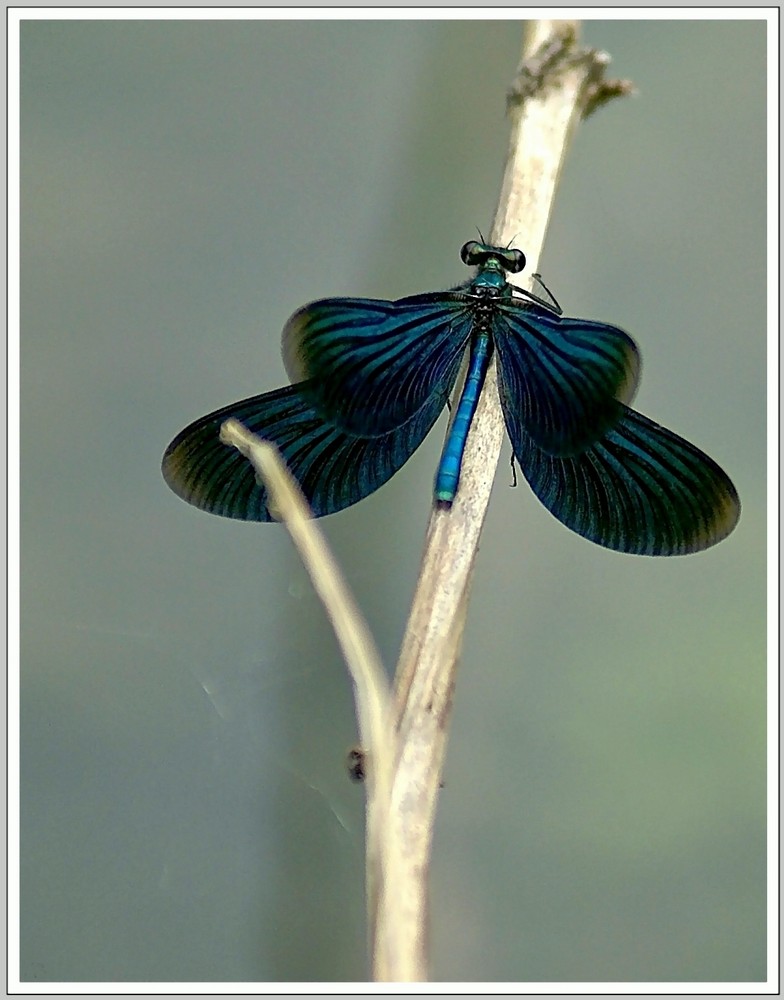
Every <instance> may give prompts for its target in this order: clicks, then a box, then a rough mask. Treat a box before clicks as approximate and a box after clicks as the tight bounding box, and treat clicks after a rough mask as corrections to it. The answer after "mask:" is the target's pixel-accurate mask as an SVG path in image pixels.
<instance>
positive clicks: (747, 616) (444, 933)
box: [21, 20, 766, 982]
mask: <svg viewBox="0 0 784 1000" xmlns="http://www.w3.org/2000/svg"><path fill="white" fill-rule="evenodd" d="M521 34H522V25H521V24H520V23H518V22H515V21H493V22H490V21H487V22H454V21H452V22H442V23H436V22H419V21H400V22H358V21H354V22H352V21H341V22H337V21H333V22H328V21H322V22H306V21H299V22H295V21H291V22H285V21H245V22H221V21H205V22H186V21H179V22H178V21H167V22H163V21H162V22H154V21H147V22H144V21H142V22H130V21H93V22H90V21H71V22H66V21H27V22H24V23H23V27H22V49H21V57H22V58H21V65H22V148H21V153H22V266H23V270H22V342H21V347H22V354H21V357H22V383H21V388H22V396H21V398H22V444H23V451H22V456H23V457H22V511H23V525H22V527H23V536H22V553H23V564H22V720H21V734H22V735H21V740H22V745H21V755H22V756H21V760H22V775H21V779H22V786H21V790H22V841H21V842H22V873H21V874H22V883H21V885H22V913H21V918H22V923H21V929H22V935H21V940H22V953H21V969H22V978H23V979H28V980H112V981H133V980H170V981H177V980H188V981H213V980H224V981H225V980H236V981H243V980H245V981H276V980H277V981H280V980H284V981H285V980H289V981H331V980H349V981H350V980H363V979H365V978H366V977H367V965H366V946H365V924H364V898H363V863H364V862H363V792H362V789H361V788H360V787H358V786H355V785H352V784H350V783H349V781H348V780H347V777H346V772H345V769H344V754H345V751H346V749H347V748H348V747H349V746H350V745H351V744H352V743H353V742H354V740H355V738H356V729H355V722H354V715H353V706H352V699H351V692H350V687H349V683H348V680H347V676H346V672H345V669H344V667H343V665H342V661H341V659H340V656H339V654H338V651H337V648H336V644H335V641H334V638H333V636H332V633H331V631H330V628H329V627H328V625H327V622H326V620H325V616H324V614H323V612H322V609H321V606H320V604H319V602H318V601H317V599H316V597H315V596H314V593H313V590H312V587H311V585H310V583H309V581H308V578H307V577H306V575H305V573H304V571H303V569H302V568H301V566H300V564H299V561H298V559H297V557H296V555H295V554H294V552H293V550H292V546H291V544H290V542H289V539H288V537H287V535H286V533H285V531H284V530H283V529H282V528H281V527H279V526H278V525H274V524H269V525H258V524H245V523H234V522H230V521H224V520H221V519H218V518H214V517H211V516H210V515H207V514H203V513H201V512H199V511H196V510H194V509H192V508H190V507H188V506H187V505H186V504H184V503H182V502H181V501H180V500H178V499H177V498H176V497H175V496H174V495H173V494H172V493H170V492H169V490H168V489H167V488H166V486H165V484H164V482H163V480H162V478H161V475H160V470H159V467H160V460H161V456H162V453H163V450H164V448H165V446H166V445H167V443H168V442H169V440H170V439H171V438H172V437H173V436H174V434H175V433H176V432H177V431H179V430H180V429H181V428H182V427H183V426H185V424H187V423H189V422H190V421H191V420H193V419H195V418H196V417H198V416H200V415H202V414H204V413H206V412H207V411H209V410H212V409H215V408H217V407H219V406H222V405H224V404H226V403H230V402H231V401H233V400H237V399H241V398H242V397H245V396H249V395H252V394H255V393H258V392H262V391H265V390H269V389H274V388H276V387H278V386H280V385H283V384H285V383H286V381H287V379H286V376H285V373H284V370H283V366H282V362H281V359H280V344H279V337H280V331H281V329H282V327H283V324H284V323H285V321H286V319H287V318H288V316H289V315H290V314H291V313H292V312H293V311H294V310H295V309H296V308H298V307H299V306H300V305H302V304H304V303H305V302H307V301H309V300H311V299H315V298H318V297H321V296H327V295H333V296H334V295H355V296H366V297H383V298H398V297H401V296H404V295H409V294H414V293H417V292H422V291H431V290H436V289H441V288H446V287H449V286H451V285H454V284H457V283H458V282H461V281H463V280H465V278H466V276H467V272H466V270H465V268H464V266H463V265H462V264H461V263H460V261H459V257H458V253H459V249H460V246H461V245H462V243H463V242H464V241H466V240H468V239H472V238H474V237H475V235H476V228H477V227H479V228H481V229H482V230H483V231H485V232H486V231H487V230H488V228H489V226H490V222H491V220H492V216H493V211H494V207H495V202H496V198H497V194H498V188H499V182H500V178H501V173H502V168H503V162H504V157H505V152H506V143H507V136H508V124H507V121H506V120H505V117H504V94H505V90H506V87H507V85H508V84H509V82H510V81H511V80H512V78H513V75H514V71H515V68H516V66H517V62H518V57H519V50H520V43H521ZM584 38H585V41H586V42H587V43H589V44H591V45H593V46H597V47H599V48H602V49H605V50H606V51H608V52H609V53H610V54H611V55H612V57H613V64H612V67H611V74H612V75H618V76H623V77H628V78H630V79H632V80H633V81H634V83H635V84H636V86H637V88H638V90H639V94H638V95H637V96H635V97H634V98H632V99H628V100H625V101H618V102H615V103H613V104H611V105H610V106H608V107H607V108H605V109H602V110H601V111H600V112H598V113H597V114H596V115H595V116H594V117H592V118H591V119H590V120H589V121H588V122H586V123H585V124H584V125H583V126H582V127H581V128H580V129H579V130H578V132H577V134H576V136H575V140H574V143H573V146H572V148H571V149H570V152H569V157H568V160H567V163H566V167H565V170H564V172H563V176H562V183H561V187H560V190H559V193H558V197H557V200H556V205H555V210H554V214H553V217H552V222H551V226H550V230H549V235H548V239H547V243H546V247H545V252H544V256H543V258H542V260H541V267H540V269H541V271H542V273H543V275H544V277H545V280H546V281H547V284H548V286H549V287H550V289H551V290H552V291H553V292H554V294H555V295H556V296H557V297H558V299H559V300H560V302H561V304H562V306H563V307H564V309H565V311H566V312H567V314H571V315H577V316H584V317H589V318H591V319H597V320H607V321H609V322H612V323H615V324H617V325H619V326H622V327H624V328H625V329H627V330H628V331H629V332H630V333H631V334H632V335H633V336H634V337H635V338H636V339H637V341H638V343H639V344H640V346H641V351H642V354H643V359H644V370H643V378H642V384H641V389H640V392H639V394H638V396H637V403H636V405H637V406H638V408H639V409H641V410H642V411H643V412H644V413H646V414H648V415H650V416H651V417H653V418H654V419H655V420H657V421H659V422H661V423H663V424H665V425H667V426H669V427H671V428H673V429H674V430H676V431H677V432H679V433H680V434H682V435H684V436H685V437H687V438H688V439H689V440H691V441H693V442H694V443H695V444H697V445H698V446H699V447H701V448H703V449H704V450H705V451H707V452H708V453H709V454H710V455H711V456H712V457H713V458H715V459H716V460H717V461H718V462H719V463H720V464H721V465H722V466H723V467H724V468H725V469H726V470H727V472H728V473H729V475H730V476H731V477H732V478H733V480H734V482H735V484H736V486H737V488H738V491H739V493H740V496H741V500H742V504H743V512H742V515H741V520H740V524H739V526H738V528H737V529H736V531H735V533H734V534H733V535H732V536H731V537H730V538H729V539H728V540H727V541H725V542H723V543H722V544H721V545H719V546H718V547H717V548H715V549H712V550H710V551H708V552H705V553H701V554H698V555H694V556H688V557H685V558H674V559H648V558H644V557H632V556H624V555H619V554H616V553H612V552H608V551H605V550H603V549H601V548H599V547H598V546H595V545H593V544H591V543H590V542H587V541H585V540H583V539H581V538H580V537H578V536H577V535H574V534H572V533H571V532H569V531H568V530H566V529H565V528H563V527H562V526H561V525H560V524H559V523H558V522H557V521H555V520H554V519H553V518H552V517H551V516H550V514H548V513H547V511H545V510H544V509H543V508H542V507H541V506H540V505H539V503H538V501H537V500H536V499H535V498H534V497H533V495H532V494H531V492H530V490H529V489H528V487H527V486H526V484H525V482H524V481H521V483H520V486H519V488H517V489H509V481H510V473H509V465H508V457H509V454H510V450H509V446H508V445H506V446H505V450H504V452H503V453H502V459H501V464H500V467H499V472H498V476H497V482H496V488H495V492H494V495H493V499H492V504H491V508H490V511H489V514H488V519H487V523H486V527H485V530H484V535H483V544H482V548H481V551H480V555H479V561H478V565H477V570H476V574H475V579H474V586H473V600H472V604H471V608H470V613H469V621H468V626H467V631H466V641H465V648H464V652H463V656H462V662H461V665H460V669H459V673H458V681H457V690H456V695H455V699H456V704H455V714H454V722H453V728H452V732H451V736H450V743H449V752H448V759H447V766H446V777H445V787H444V789H443V792H442V794H441V801H440V806H439V815H438V821H437V826H436V836H435V844H434V857H433V871H432V954H433V962H432V975H433V979H436V980H448V981H518V980H522V981H529V982H541V981H586V980H587V981H591V980H597V981H603V980H613V981H625V980H631V981H635V980H636V981H645V980H647V981H651V980H653V981H656V980H695V981H698V980H713V981H724V980H730V981H732V980H761V979H764V977H765V958H766V956H765V933H766V930H765V905H766V872H765V745H766V734H765V714H764V698H765V558H766V540H765V502H766V500H765V488H766V484H765V454H766V440H765V377H766V313H765V295H766V257H765V248H766V247H765V239H766V203H765V183H766V173H765V167H766V160H765V123H766V87H765V73H766V48H765V25H764V23H763V22H753V21H745V22H744V21H726V22H715V21H707V20H706V21H680V22H673V21H612V22H605V21H592V22H587V23H585V25H584ZM445 426H446V424H445V418H442V421H441V422H440V423H439V424H438V426H437V428H436V430H435V431H434V432H433V433H432V434H431V436H430V437H429V438H428V440H427V441H426V443H425V445H424V446H423V447H422V448H421V449H420V451H419V452H417V454H416V455H415V456H414V458H413V459H412V460H411V461H410V462H409V463H408V464H407V465H406V466H405V467H404V469H403V470H402V471H401V472H400V473H399V474H398V475H396V476H395V477H394V479H393V480H392V481H391V482H390V483H389V484H388V485H386V486H385V487H384V488H383V489H381V490H380V491H379V492H378V493H377V494H375V495H374V496H372V497H370V498H369V499H367V500H365V501H364V502H362V503H361V504H360V505H358V506H356V507H354V508H351V509H349V510H347V511H344V512H342V513H340V514H337V515H334V516H332V517H330V518H327V519H326V520H325V521H323V522H322V524H323V527H324V530H325V531H326V533H327V535H328V537H329V540H330V542H331V544H332V545H333V546H334V549H335V551H336V553H337V555H338V557H339V559H340V561H341V562H342V564H343V566H344V567H345V570H346V573H347V576H348V578H349V581H350V583H351V585H352V586H353V587H354V588H355V591H356V593H357V594H358V595H359V597H360V600H361V604H362V607H363V608H364V611H365V613H366V615H367V617H368V619H369V621H370V624H371V626H372V628H373V630H374V632H375V635H376V637H377V639H378V642H379V644H380V647H381V650H382V652H383V655H384V659H385V662H386V663H387V665H388V667H389V668H390V670H391V669H393V666H394V663H395V660H396V654H397V650H398V647H399V643H400V640H401V637H402V633H403V628H404V623H405V619H406V615H407V611H408V608H409V604H410V600H411V597H412V593H413V588H414V582H415V578H416V575H417V570H418V565H419V558H420V552H421V546H422V541H423V534H424V530H425V526H426V524H427V520H428V515H429V509H430V503H431V489H432V477H433V473H434V470H435V465H436V462H437V459H438V454H439V451H440V446H441V442H442V439H443V432H444V429H445Z"/></svg>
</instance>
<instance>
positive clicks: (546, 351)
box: [494, 300, 640, 455]
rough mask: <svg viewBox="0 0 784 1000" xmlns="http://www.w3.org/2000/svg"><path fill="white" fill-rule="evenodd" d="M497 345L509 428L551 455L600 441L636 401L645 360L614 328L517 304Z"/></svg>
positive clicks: (508, 306)
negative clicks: (626, 406) (511, 425)
mask: <svg viewBox="0 0 784 1000" xmlns="http://www.w3.org/2000/svg"><path fill="white" fill-rule="evenodd" d="M494 340H495V345H496V350H497V351H498V359H499V392H500V394H501V399H502V401H503V402H504V410H505V413H506V419H507V423H509V422H510V421H511V422H513V423H515V424H516V425H517V426H518V431H517V433H518V435H523V434H525V435H527V436H528V437H530V438H531V439H532V440H533V441H534V443H535V444H536V445H537V446H538V447H539V448H542V449H543V450H544V451H545V452H547V453H548V454H550V455H574V454H577V453H579V452H581V451H582V450H583V449H584V448H585V447H586V446H587V445H589V444H591V443H592V442H594V441H597V440H599V438H601V436H602V435H603V434H604V433H605V431H607V430H608V429H609V428H610V427H612V425H613V424H614V423H615V422H616V421H617V420H618V419H619V418H620V417H621V415H622V409H621V407H620V406H619V403H628V402H630V401H631V399H632V397H633V396H634V392H635V390H636V387H637V379H638V376H639V369H640V358H639V353H638V351H637V346H636V345H635V343H634V341H633V340H632V338H631V337H630V336H629V335H628V334H627V333H625V332H624V331H623V330H620V329H619V328H618V327H616V326H609V325H608V324H606V323H594V322H592V321H591V320H582V319H569V318H566V317H560V316H555V315H552V314H550V313H548V312H546V311H545V310H544V309H540V308H537V307H532V306H530V305H527V304H526V305H521V304H519V300H512V302H511V303H510V302H509V301H507V302H505V303H504V304H503V305H501V306H500V307H499V314H498V318H497V319H496V326H495V328H494ZM510 434H511V430H510Z"/></svg>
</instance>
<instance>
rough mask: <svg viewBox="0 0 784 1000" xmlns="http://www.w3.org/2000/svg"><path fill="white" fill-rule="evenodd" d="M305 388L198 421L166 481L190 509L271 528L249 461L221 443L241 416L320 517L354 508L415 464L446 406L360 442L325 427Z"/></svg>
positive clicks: (172, 449)
mask: <svg viewBox="0 0 784 1000" xmlns="http://www.w3.org/2000/svg"><path fill="white" fill-rule="evenodd" d="M301 389H302V386H301V385H294V386H286V387H285V388H283V389H276V390H275V391H274V392H267V393H264V395H262V396H253V397H251V398H250V399H243V400H241V401H240V402H238V403H233V404H232V405H230V406H224V407H223V408H222V409H220V410H216V412H215V413H210V414H209V415H208V416H206V417H202V418H201V420H197V421H195V423H192V424H191V425H190V426H189V427H186V428H185V430H184V431H181V433H180V434H178V435H177V437H176V438H175V439H174V440H173V441H172V443H171V444H170V445H169V447H168V448H167V449H166V452H165V454H164V456H163V466H162V471H163V477H164V479H165V480H166V482H167V483H168V485H169V486H170V487H171V488H172V490H174V492H175V493H176V494H177V495H178V496H179V497H182V499H183V500H187V501H188V503H191V504H193V505H194V506H195V507H199V508H200V509H201V510H206V511H209V512H210V513H211V514H219V515H221V516H222V517H232V518H236V519H238V520H241V521H273V520H275V518H274V517H273V516H272V514H271V513H270V511H269V508H268V506H267V502H268V498H267V491H266V489H265V488H264V487H263V486H260V485H259V483H258V482H257V481H256V475H255V472H254V470H253V467H252V466H251V464H250V462H249V461H248V459H247V458H245V457H244V456H243V455H241V454H240V453H239V452H238V451H237V450H236V449H235V448H232V447H230V446H228V445H225V444H223V443H222V442H221V441H220V439H219V436H218V435H219V431H220V426H221V424H222V423H223V422H224V420H228V418H229V417H236V418H237V420H240V421H241V422H242V423H243V424H244V425H245V426H246V427H247V428H248V429H249V430H251V431H253V432H254V433H255V434H258V435H259V436H260V437H263V438H265V439H266V440H268V441H272V442H273V443H274V444H276V445H277V446H278V448H279V449H280V451H281V452H282V454H283V457H284V459H285V460H286V464H287V465H288V467H289V469H290V470H291V472H292V473H293V474H294V476H295V477H296V479H297V480H298V481H299V484H300V486H301V487H302V491H303V492H304V494H305V496H306V497H307V499H308V501H309V503H310V505H311V507H312V508H313V512H314V514H315V515H316V517H321V516H322V515H323V514H332V513H333V512H334V511H337V510H342V509H343V508H344V507H349V506H351V504H354V503H356V502H357V501H358V500H361V499H362V498H363V497H366V496H368V495H369V494H370V493H373V492H374V491H375V490H377V489H378V488H379V487H380V486H382V485H383V484H384V483H385V482H386V481H387V480H388V479H389V478H390V477H391V476H393V475H394V474H395V472H397V470H398V469H399V468H400V467H401V466H402V465H403V464H404V463H405V462H406V461H407V460H408V459H409V458H410V457H411V455H412V454H413V452H414V451H415V450H416V448H417V447H418V446H419V445H420V444H421V442H422V440H423V439H424V437H425V435H426V434H427V432H428V431H429V430H430V428H431V427H432V426H433V424H434V423H435V421H436V419H437V417H438V414H439V413H440V411H441V410H442V408H443V406H444V403H445V401H446V399H445V397H437V396H434V397H433V398H432V399H430V400H429V401H428V403H427V405H426V406H424V407H423V408H422V409H421V410H420V411H419V412H418V413H416V414H415V415H414V417H412V418H411V420H409V421H408V422H407V423H405V424H404V425H403V426H402V427H399V428H397V429H396V430H395V431H393V432H391V433H389V434H386V435H382V436H379V437H374V438H358V437H354V436H352V435H349V434H346V433H345V432H343V431H340V430H338V429H336V428H335V427H333V426H331V425H330V424H328V423H326V422H325V421H324V420H323V419H322V418H321V417H320V416H319V414H318V413H317V412H316V411H315V410H314V409H313V408H312V407H311V406H310V404H309V403H308V401H307V400H306V399H305V397H304V396H303V395H302V393H301V391H300V390H301Z"/></svg>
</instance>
